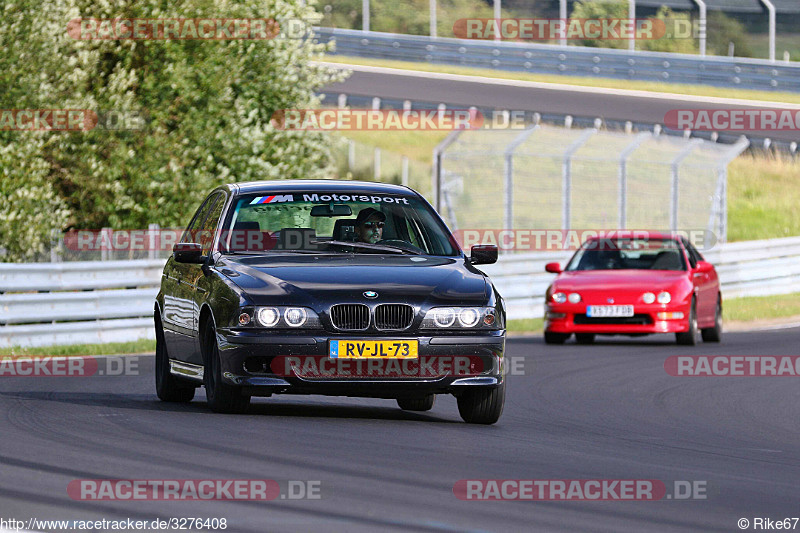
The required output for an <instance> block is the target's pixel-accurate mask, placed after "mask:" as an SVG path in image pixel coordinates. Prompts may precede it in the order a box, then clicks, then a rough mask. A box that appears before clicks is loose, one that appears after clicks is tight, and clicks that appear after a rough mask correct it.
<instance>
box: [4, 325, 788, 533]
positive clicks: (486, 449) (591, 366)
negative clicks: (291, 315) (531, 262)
mask: <svg viewBox="0 0 800 533" xmlns="http://www.w3.org/2000/svg"><path fill="white" fill-rule="evenodd" d="M799 335H800V329H784V330H775V331H764V332H751V333H730V334H727V335H726V336H725V338H724V339H723V343H722V344H721V345H709V344H705V345H703V344H701V345H699V346H697V347H694V348H692V347H679V346H676V345H675V344H674V343H673V337H672V336H660V337H646V338H643V339H641V340H640V339H619V340H615V338H608V337H607V338H600V340H599V342H598V343H597V344H595V345H594V346H579V345H576V344H574V343H573V342H570V343H568V344H566V345H564V346H546V345H544V343H543V341H542V339H541V338H540V337H538V338H516V339H512V340H510V341H509V344H508V348H509V350H508V355H509V356H511V357H512V358H517V359H518V358H524V359H521V360H522V363H519V362H518V363H517V365H518V366H519V365H520V364H521V365H522V369H523V370H524V374H523V375H512V376H510V378H509V380H510V381H509V386H510V388H509V396H508V397H507V401H506V409H505V412H504V414H503V417H502V418H501V419H500V422H499V423H498V424H497V425H495V426H471V425H467V424H464V423H462V422H461V420H460V418H459V416H458V412H457V409H456V404H455V400H454V399H453V398H451V397H439V398H438V399H437V403H436V405H435V406H434V408H433V410H432V411H430V412H429V413H409V412H403V411H401V410H399V409H398V408H397V407H396V406H395V403H394V402H393V401H389V400H361V399H348V398H323V397H315V396H312V397H296V396H278V397H273V398H270V399H256V400H255V403H254V404H253V405H252V406H251V411H250V414H247V415H241V416H234V415H216V414H213V413H211V412H209V411H208V410H207V409H206V405H205V396H204V393H203V392H202V390H201V391H199V392H198V395H197V397H196V398H195V400H194V402H192V403H191V404H188V405H172V404H164V403H161V402H159V401H158V400H157V398H156V396H155V391H154V385H153V377H152V374H153V358H152V357H140V358H139V375H129V376H120V377H108V376H96V377H87V378H68V377H61V378H56V377H36V378H33V377H4V378H0V412H2V417H3V424H2V433H1V436H0V463H1V464H2V466H1V468H2V477H0V509H2V516H3V517H4V518H6V519H8V518H12V517H13V518H16V519H27V518H28V517H36V518H39V519H64V520H66V519H75V520H87V519H102V518H106V519H115V518H134V519H147V520H152V519H154V518H156V517H160V518H163V519H166V518H170V517H217V518H222V517H224V518H226V519H227V521H228V525H229V527H228V529H227V531H248V532H258V533H262V532H265V531H269V532H272V531H309V530H321V531H375V530H378V529H382V530H413V531H631V532H642V531H728V532H731V531H739V528H738V527H737V520H738V519H739V518H748V519H749V520H750V521H751V524H752V521H753V518H754V517H764V518H771V519H783V518H786V517H797V516H800V499H798V497H799V496H800V438H799V437H800V429H798V421H800V402H798V398H799V397H800V395H799V394H798V378H791V377H781V378H752V377H750V378H747V377H745V378H741V377H740V378H731V377H703V378H698V377H693V378H686V377H671V376H669V375H667V374H666V372H665V370H664V368H663V364H664V361H665V359H666V358H667V357H668V356H670V355H686V354H692V355H701V354H709V355H710V354H725V355H797V354H798V342H797V339H798V336H799ZM87 478H89V479H113V478H116V479H120V478H122V479H204V478H205V479H209V478H210V479H255V478H258V479H274V480H278V481H281V480H307V481H310V480H317V481H320V482H321V486H320V488H321V495H322V498H321V499H316V500H292V501H290V500H288V499H287V500H281V499H276V500H274V501H270V502H246V501H210V502H187V501H178V502H174V501H171V502H165V501H137V502H131V501H102V502H97V501H95V502H92V501H80V500H78V501H75V500H72V499H70V497H69V496H68V494H67V485H68V483H69V482H70V481H72V480H75V479H87ZM507 478H510V479H657V480H662V481H664V482H665V483H666V484H667V488H668V491H669V490H670V488H671V487H672V486H673V485H672V484H673V482H674V481H675V480H689V481H705V482H707V499H704V500H682V501H677V500H675V499H672V500H667V499H663V500H660V501H606V502H577V501H560V502H553V501H551V502H541V501H538V502H537V501H461V500H459V499H457V498H456V497H455V496H454V494H453V485H454V483H455V482H456V481H458V480H461V479H507ZM751 527H752V526H751ZM798 527H800V526H798Z"/></svg>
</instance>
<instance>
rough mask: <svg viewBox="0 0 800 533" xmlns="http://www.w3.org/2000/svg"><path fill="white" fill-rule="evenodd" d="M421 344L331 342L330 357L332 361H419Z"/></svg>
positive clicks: (357, 341) (401, 342) (415, 342)
mask: <svg viewBox="0 0 800 533" xmlns="http://www.w3.org/2000/svg"><path fill="white" fill-rule="evenodd" d="M418 348H419V342H418V341H416V340H403V341H370V340H349V339H348V340H341V341H330V344H329V345H328V356H329V357H330V358H332V359H417V358H418V357H419V356H418Z"/></svg>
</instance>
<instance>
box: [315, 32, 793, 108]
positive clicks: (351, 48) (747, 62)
mask: <svg viewBox="0 0 800 533" xmlns="http://www.w3.org/2000/svg"><path fill="white" fill-rule="evenodd" d="M316 39H317V40H318V41H319V42H323V43H327V42H329V41H330V40H331V39H334V40H335V41H336V50H335V52H334V53H335V54H341V55H349V56H357V57H372V58H379V59H394V60H399V61H418V62H427V63H440V64H446V65H462V66H469V67H480V68H492V69H498V70H512V71H523V72H534V73H539V74H561V75H569V76H587V77H594V78H616V79H624V80H641V81H658V82H668V83H691V84H698V83H699V84H704V85H713V86H716V87H727V88H740V89H758V90H767V91H769V90H774V91H788V92H795V91H800V63H797V62H789V63H787V62H770V61H768V60H763V59H749V58H738V57H719V56H714V57H709V56H705V57H701V56H694V55H689V54H674V53H662V52H644V51H635V52H631V51H628V50H617V49H611V48H590V47H583V46H557V45H549V44H527V43H514V42H502V41H500V42H495V41H476V40H467V39H452V38H442V37H438V38H432V37H428V36H421V35H402V34H396V33H381V32H372V31H370V32H365V31H359V30H345V29H334V28H317V29H316Z"/></svg>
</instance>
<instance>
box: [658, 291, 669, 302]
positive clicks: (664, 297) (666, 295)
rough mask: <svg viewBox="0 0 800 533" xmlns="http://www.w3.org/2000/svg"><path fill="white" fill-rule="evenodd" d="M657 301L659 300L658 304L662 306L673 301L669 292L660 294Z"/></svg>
mask: <svg viewBox="0 0 800 533" xmlns="http://www.w3.org/2000/svg"><path fill="white" fill-rule="evenodd" d="M656 300H658V303H660V304H668V303H670V302H671V301H672V296H670V294H669V293H668V292H667V291H664V292H659V293H658V298H656Z"/></svg>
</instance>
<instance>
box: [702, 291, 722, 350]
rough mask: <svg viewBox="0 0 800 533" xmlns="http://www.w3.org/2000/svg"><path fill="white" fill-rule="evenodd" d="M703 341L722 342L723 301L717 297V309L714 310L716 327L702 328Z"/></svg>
mask: <svg viewBox="0 0 800 533" xmlns="http://www.w3.org/2000/svg"><path fill="white" fill-rule="evenodd" d="M700 333H701V334H702V336H703V342H720V341H721V340H722V302H721V301H720V299H719V298H717V309H716V311H715V312H714V327H713V328H704V329H702V330H700Z"/></svg>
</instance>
